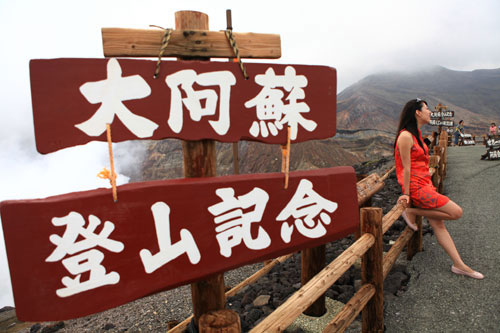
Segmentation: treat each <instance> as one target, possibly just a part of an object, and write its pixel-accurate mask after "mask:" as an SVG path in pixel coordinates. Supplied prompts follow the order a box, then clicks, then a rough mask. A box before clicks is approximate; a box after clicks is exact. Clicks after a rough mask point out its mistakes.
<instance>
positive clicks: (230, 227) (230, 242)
mask: <svg viewBox="0 0 500 333" xmlns="http://www.w3.org/2000/svg"><path fill="white" fill-rule="evenodd" d="M215 193H216V194H217V196H218V197H219V198H221V199H222V202H219V203H217V204H215V205H213V206H210V207H208V211H209V212H210V213H211V214H212V215H214V216H215V219H214V222H215V224H217V225H218V226H217V227H216V228H215V231H216V232H217V233H218V234H217V236H216V238H217V241H218V242H219V248H220V254H221V255H223V256H224V257H230V256H231V252H232V251H231V249H232V248H233V247H235V246H237V245H239V244H241V241H242V240H243V241H244V242H245V245H246V246H247V247H248V248H249V249H252V250H261V249H265V248H266V247H268V246H269V245H270V244H271V238H269V235H268V234H267V232H266V231H265V230H264V229H263V228H262V227H260V226H259V229H258V234H257V237H256V238H252V233H251V227H252V223H255V222H260V221H261V219H262V215H263V214H264V210H265V208H266V205H267V201H268V200H269V195H268V194H267V193H266V192H265V191H264V190H262V189H260V188H257V187H256V188H254V189H253V190H252V191H250V192H248V193H247V194H244V195H240V196H238V198H236V197H235V196H234V190H233V189H232V188H230V187H227V188H220V189H217V190H216V191H215ZM251 207H253V209H252V210H251V211H247V210H248V209H249V208H251ZM243 210H245V212H244V211H243Z"/></svg>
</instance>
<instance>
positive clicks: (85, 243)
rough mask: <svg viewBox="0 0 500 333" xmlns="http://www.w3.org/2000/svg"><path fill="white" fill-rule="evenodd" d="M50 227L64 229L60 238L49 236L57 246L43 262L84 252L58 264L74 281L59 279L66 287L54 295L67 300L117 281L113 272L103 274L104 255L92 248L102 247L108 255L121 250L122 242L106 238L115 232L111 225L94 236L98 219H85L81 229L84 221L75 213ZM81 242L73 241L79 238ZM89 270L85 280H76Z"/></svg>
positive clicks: (116, 276)
mask: <svg viewBox="0 0 500 333" xmlns="http://www.w3.org/2000/svg"><path fill="white" fill-rule="evenodd" d="M52 224H53V225H54V226H64V225H65V226H66V230H65V231H64V234H63V236H62V237H61V236H59V235H56V234H52V235H50V237H49V239H50V241H51V243H52V244H54V245H56V246H57V247H56V248H55V250H54V251H53V252H52V253H51V254H50V255H49V256H48V257H47V258H46V259H45V261H46V262H54V261H59V260H61V259H62V258H64V257H65V256H66V255H67V254H69V255H73V254H75V253H77V252H81V251H86V250H88V251H86V252H83V253H80V254H78V255H75V256H72V257H69V258H66V259H64V260H63V261H62V263H63V265H64V267H66V269H67V270H68V271H69V272H70V273H71V274H73V275H76V277H75V278H70V277H67V276H65V277H63V278H62V280H61V281H62V283H63V284H64V285H65V286H66V288H62V289H58V290H57V291H56V294H57V295H58V296H59V297H67V296H71V295H74V294H77V293H80V292H82V291H86V290H90V289H94V288H97V287H100V286H104V285H108V284H115V283H118V281H120V275H119V274H118V273H116V272H110V273H109V274H106V269H105V268H104V266H102V265H101V262H102V260H103V259H104V254H103V253H102V252H101V251H99V250H96V249H93V248H94V247H96V246H100V247H102V248H105V249H106V250H108V251H111V252H115V253H117V252H121V251H123V249H124V245H123V243H122V242H118V241H115V240H112V239H108V237H109V235H110V234H111V233H112V232H113V230H114V229H115V225H114V224H113V223H112V222H109V221H106V222H105V223H104V227H103V228H102V230H101V232H100V233H99V234H96V233H95V230H96V228H97V226H99V225H100V224H101V221H100V220H99V218H97V217H96V216H94V215H90V216H89V225H88V226H87V228H84V225H85V219H84V218H83V216H82V215H81V214H79V213H76V212H70V213H69V214H68V215H66V216H64V217H61V218H57V217H54V218H53V219H52ZM80 236H81V237H82V238H83V239H81V240H79V241H77V239H78V238H79V237H80ZM88 271H90V277H89V279H88V280H87V281H83V282H81V281H80V278H81V274H82V273H83V272H88Z"/></svg>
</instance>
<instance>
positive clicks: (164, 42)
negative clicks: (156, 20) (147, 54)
mask: <svg viewBox="0 0 500 333" xmlns="http://www.w3.org/2000/svg"><path fill="white" fill-rule="evenodd" d="M154 27H157V26H154ZM158 28H161V27H158ZM161 29H163V30H165V34H164V35H163V38H162V40H161V47H160V52H159V54H158V61H157V62H156V69H155V74H154V75H153V77H154V78H155V79H157V78H158V76H159V74H160V64H161V57H163V53H165V50H166V49H167V45H168V42H169V41H170V36H171V35H172V29H170V28H168V29H164V28H161Z"/></svg>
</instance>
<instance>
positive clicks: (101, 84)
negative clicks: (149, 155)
mask: <svg viewBox="0 0 500 333" xmlns="http://www.w3.org/2000/svg"><path fill="white" fill-rule="evenodd" d="M80 92H81V93H82V95H83V96H85V98H86V99H87V100H88V101H89V103H91V104H98V103H102V104H101V106H100V107H99V109H97V111H96V113H95V114H94V115H93V116H92V117H90V119H88V120H86V121H84V122H83V123H80V124H77V125H75V127H77V128H78V129H80V130H82V131H83V132H85V133H86V134H87V135H89V136H99V135H101V134H102V133H104V132H105V131H106V124H111V123H112V122H113V119H114V118H115V115H116V116H117V117H118V118H119V119H120V120H121V122H122V123H123V125H125V127H127V128H128V129H129V130H130V131H131V132H132V133H134V135H136V136H137V137H138V138H148V137H150V136H152V135H153V133H154V131H155V130H156V129H157V128H158V125H157V124H156V123H154V122H152V121H151V120H149V119H147V118H144V117H141V116H138V115H136V114H133V113H132V112H131V111H130V110H129V109H127V107H126V106H125V105H124V104H123V101H128V100H132V99H139V98H144V97H147V96H149V94H151V88H150V87H149V85H148V84H147V83H146V81H145V80H144V79H143V78H142V77H141V76H140V75H131V76H125V77H122V69H121V67H120V64H119V63H118V60H116V59H115V58H111V59H109V61H108V66H107V78H106V79H105V80H102V81H96V82H87V83H85V84H83V85H82V86H81V87H80Z"/></svg>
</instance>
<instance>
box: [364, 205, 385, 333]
mask: <svg viewBox="0 0 500 333" xmlns="http://www.w3.org/2000/svg"><path fill="white" fill-rule="evenodd" d="M361 230H362V233H370V234H372V235H373V236H374V237H375V243H374V244H373V246H372V247H371V248H370V249H369V250H368V251H367V252H366V253H365V255H363V258H362V261H361V279H362V282H363V284H366V283H369V284H372V285H373V286H374V287H375V295H373V297H372V298H371V299H370V301H369V302H368V303H367V304H366V307H365V308H364V309H363V312H362V315H361V316H362V319H363V332H383V331H384V270H383V247H382V209H381V208H375V207H373V208H362V209H361Z"/></svg>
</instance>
